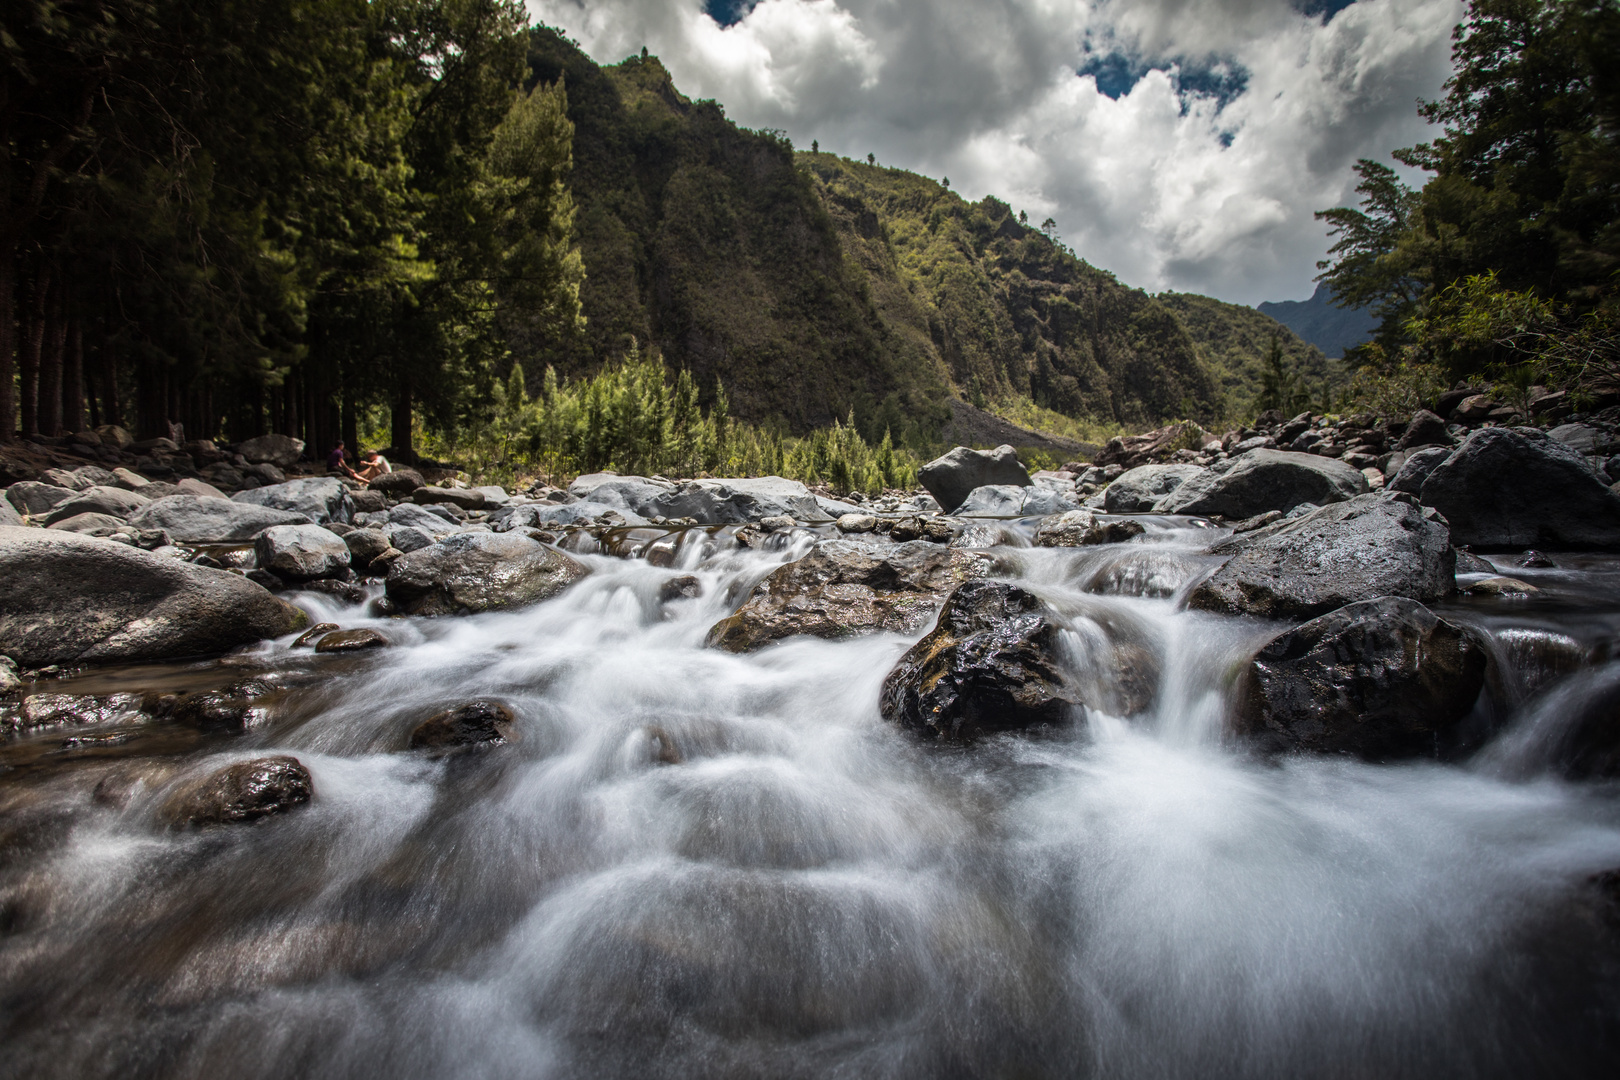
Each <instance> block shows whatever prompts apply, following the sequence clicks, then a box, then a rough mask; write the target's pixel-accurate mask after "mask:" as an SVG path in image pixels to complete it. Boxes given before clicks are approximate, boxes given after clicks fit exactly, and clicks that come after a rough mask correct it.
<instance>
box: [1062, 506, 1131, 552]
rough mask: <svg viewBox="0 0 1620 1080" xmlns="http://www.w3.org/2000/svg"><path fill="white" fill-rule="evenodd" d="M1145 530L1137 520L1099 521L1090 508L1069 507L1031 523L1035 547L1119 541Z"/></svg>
mask: <svg viewBox="0 0 1620 1080" xmlns="http://www.w3.org/2000/svg"><path fill="white" fill-rule="evenodd" d="M1146 531H1147V528H1146V526H1144V525H1143V524H1142V523H1141V522H1140V521H1132V520H1131V519H1130V518H1118V519H1115V520H1113V521H1099V520H1098V519H1097V516H1096V515H1095V514H1093V513H1092V512H1091V511H1090V510H1070V511H1069V512H1068V513H1066V514H1057V515H1054V516H1053V517H1047V518H1042V519H1041V523H1040V524H1039V525H1037V526H1036V527H1035V545H1036V546H1037V547H1083V546H1086V545H1090V544H1123V543H1124V542H1125V541H1127V540H1129V539H1131V538H1132V537H1136V536H1141V535H1142V534H1143V533H1144V532H1146Z"/></svg>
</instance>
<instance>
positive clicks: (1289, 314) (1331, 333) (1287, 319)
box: [1255, 285, 1378, 357]
mask: <svg viewBox="0 0 1620 1080" xmlns="http://www.w3.org/2000/svg"><path fill="white" fill-rule="evenodd" d="M1255 310H1256V311H1259V312H1260V313H1261V314H1262V315H1269V316H1270V317H1271V318H1273V319H1276V320H1277V321H1278V322H1280V323H1282V324H1283V325H1284V326H1286V327H1288V328H1289V329H1290V330H1292V331H1293V332H1294V333H1296V334H1298V335H1299V336H1300V338H1302V339H1303V340H1305V341H1308V342H1310V343H1311V344H1312V345H1315V346H1316V347H1317V348H1318V349H1321V350H1322V355H1323V356H1328V357H1343V356H1344V354H1345V353H1346V352H1348V351H1349V350H1351V349H1353V348H1355V347H1356V346H1357V345H1360V344H1361V343H1362V342H1364V341H1367V340H1368V339H1369V338H1371V337H1372V334H1373V331H1374V330H1376V329H1378V319H1377V317H1376V316H1375V315H1373V313H1372V312H1370V311H1366V310H1363V309H1361V308H1342V307H1340V306H1339V305H1338V304H1335V303H1334V302H1333V290H1332V289H1330V288H1328V287H1327V286H1326V285H1317V286H1316V291H1315V292H1313V293H1312V294H1311V298H1310V299H1309V300H1268V301H1266V302H1265V303H1262V304H1256V305H1255Z"/></svg>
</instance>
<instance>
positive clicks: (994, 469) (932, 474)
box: [917, 445, 1032, 513]
mask: <svg viewBox="0 0 1620 1080" xmlns="http://www.w3.org/2000/svg"><path fill="white" fill-rule="evenodd" d="M917 480H918V482H919V483H921V484H922V486H923V487H924V488H925V489H927V491H928V494H930V495H932V496H933V497H934V498H935V500H937V501H938V502H939V505H940V506H941V507H942V508H944V509H945V510H946V512H947V513H952V512H955V510H956V508H957V507H959V506H961V505H962V503H963V502H964V501H965V500H966V499H967V497H968V496H969V495H971V494H972V493H973V491H974V489H975V488H981V487H988V486H1000V485H1006V484H1010V485H1012V486H1014V487H1029V486H1030V485H1031V483H1032V481H1031V480H1030V478H1029V473H1028V471H1026V470H1025V468H1024V466H1023V465H1022V464H1021V463H1020V462H1019V460H1018V452H1017V451H1016V450H1014V449H1013V448H1012V447H1011V446H1006V445H1002V446H998V447H996V448H995V449H994V450H970V449H969V448H967V447H965V446H958V447H956V448H955V449H954V450H952V451H950V452H949V453H947V454H944V455H942V456H940V457H937V458H935V459H934V460H933V461H930V462H929V463H928V464H926V465H924V466H923V467H922V468H921V469H918V470H917Z"/></svg>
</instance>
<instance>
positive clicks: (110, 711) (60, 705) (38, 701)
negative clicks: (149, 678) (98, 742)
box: [0, 676, 146, 735]
mask: <svg viewBox="0 0 1620 1080" xmlns="http://www.w3.org/2000/svg"><path fill="white" fill-rule="evenodd" d="M15 678H16V677H15V676H13V679H15ZM19 685H20V683H19ZM141 706H142V698H141V695H139V694H50V693H46V694H29V695H28V696H27V697H25V698H23V699H22V702H21V704H20V706H19V707H18V708H17V710H16V711H15V712H14V713H10V714H0V735H15V734H17V733H19V732H24V731H37V730H39V729H40V728H48V727H64V726H67V725H80V724H108V723H118V722H124V723H129V722H133V721H137V720H143V719H145V718H146V717H145V715H144V712H143V710H142V708H141Z"/></svg>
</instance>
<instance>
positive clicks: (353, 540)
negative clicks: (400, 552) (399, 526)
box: [343, 529, 391, 570]
mask: <svg viewBox="0 0 1620 1080" xmlns="http://www.w3.org/2000/svg"><path fill="white" fill-rule="evenodd" d="M343 543H344V545H345V546H347V547H348V549H349V562H350V564H351V565H353V566H354V567H355V568H356V569H359V570H364V569H365V568H366V567H368V566H370V565H371V564H372V563H373V562H375V561H376V559H377V556H379V555H381V554H382V553H383V552H385V551H387V550H388V549H389V547H390V546H391V545H390V544H389V543H388V534H387V533H385V532H383V531H382V530H381V529H356V530H354V531H353V532H351V533H346V534H345V535H344V537H343Z"/></svg>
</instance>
